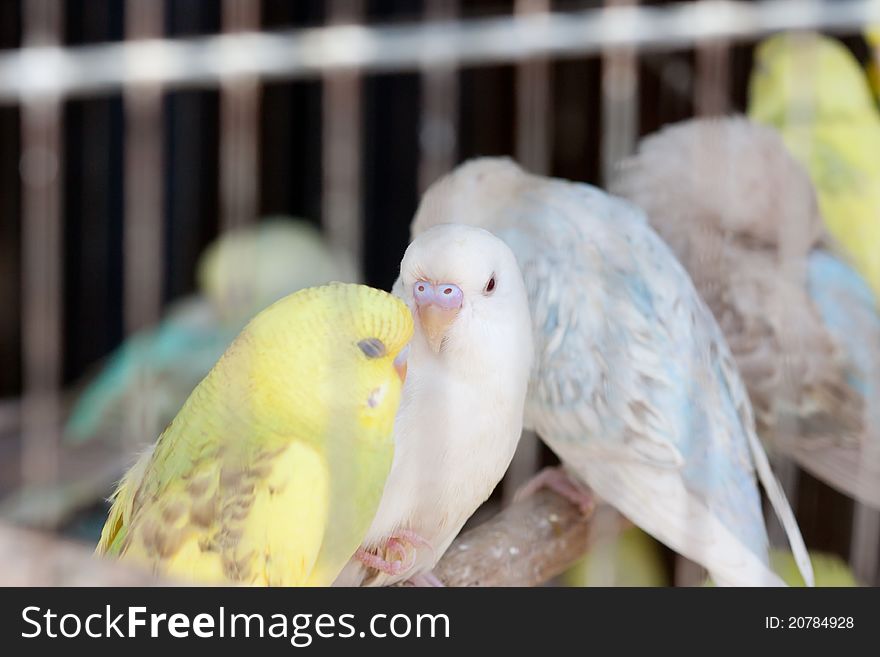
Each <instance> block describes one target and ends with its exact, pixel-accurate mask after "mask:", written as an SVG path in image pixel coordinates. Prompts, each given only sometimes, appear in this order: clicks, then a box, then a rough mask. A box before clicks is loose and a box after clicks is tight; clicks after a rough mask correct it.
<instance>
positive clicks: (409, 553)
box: [355, 529, 439, 581]
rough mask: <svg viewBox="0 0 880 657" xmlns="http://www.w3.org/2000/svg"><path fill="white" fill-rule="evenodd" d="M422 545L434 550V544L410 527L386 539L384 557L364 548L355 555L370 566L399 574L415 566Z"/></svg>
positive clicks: (395, 574)
mask: <svg viewBox="0 0 880 657" xmlns="http://www.w3.org/2000/svg"><path fill="white" fill-rule="evenodd" d="M420 547H426V548H428V549H429V550H431V552H433V551H434V546H433V545H431V543H430V542H429V541H428V540H427V539H425V538H422V537H421V536H420V535H419V534H417V533H415V532H414V531H411V530H409V529H400V530H397V531H396V532H394V533H393V534H392V535H391V536H389V537H388V540H386V541H385V549H384V553H385V554H384V557H382V556H379V555H378V554H373V553H372V552H369V551H367V550H365V549H364V548H359V549H358V551H357V552H355V557H356V558H357V559H358V560H359V561H360V562H361V563H363V564H364V565H365V566H367V567H368V568H373V569H374V570H378V571H380V572H383V573H387V574H388V575H394V576H398V575H402V574H403V573H405V572H407V571H408V570H410V569H411V568H412V567H413V566H415V563H416V553H417V552H418V548H420ZM438 581H439V580H438Z"/></svg>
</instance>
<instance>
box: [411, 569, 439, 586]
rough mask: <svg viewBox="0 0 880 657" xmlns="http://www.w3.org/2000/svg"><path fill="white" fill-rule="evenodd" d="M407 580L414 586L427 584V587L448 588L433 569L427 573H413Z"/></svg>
mask: <svg viewBox="0 0 880 657" xmlns="http://www.w3.org/2000/svg"><path fill="white" fill-rule="evenodd" d="M406 581H407V584H410V585H412V586H425V587H442V588H446V584H444V583H443V580H441V579H440V578H439V577H437V576H436V575H435V574H434V573H433V572H432V571H430V570H429V571H428V572H425V573H419V574H418V575H413V576H412V577H410V578H409V579H408V580H406Z"/></svg>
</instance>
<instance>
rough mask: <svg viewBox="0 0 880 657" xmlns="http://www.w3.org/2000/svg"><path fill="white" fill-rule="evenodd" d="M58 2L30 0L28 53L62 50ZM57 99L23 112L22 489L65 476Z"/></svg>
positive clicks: (29, 103) (35, 102)
mask: <svg viewBox="0 0 880 657" xmlns="http://www.w3.org/2000/svg"><path fill="white" fill-rule="evenodd" d="M62 11H63V8H62V6H61V3H60V2H59V0H26V2H25V4H24V15H23V33H24V43H25V45H26V46H52V45H59V44H60V43H61V38H62V29H63V28H62ZM61 118H62V117H61V102H60V99H59V98H57V97H51V96H43V97H41V98H39V99H36V98H35V99H26V100H25V102H24V103H23V105H22V108H21V161H20V165H19V169H20V175H21V182H22V231H21V237H22V331H21V335H22V366H23V387H24V390H23V395H22V396H23V408H22V453H21V471H22V472H21V474H22V485H23V487H25V488H28V487H30V486H33V485H46V484H50V483H51V482H52V481H53V480H54V479H55V478H56V477H57V475H58V466H59V463H58V442H59V438H60V422H61V404H60V393H59V389H60V385H61V358H62V342H61V335H62V333H61V331H62V327H61V324H62V321H63V317H62V282H61V272H62V263H61V261H62V257H63V252H62V248H61V245H62V225H61V221H62V218H61V194H62V177H61V168H62V157H63V153H62V142H61Z"/></svg>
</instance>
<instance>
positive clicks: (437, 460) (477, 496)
mask: <svg viewBox="0 0 880 657" xmlns="http://www.w3.org/2000/svg"><path fill="white" fill-rule="evenodd" d="M427 369H428V370H429V371H425V370H424V369H422V373H423V375H422V376H420V377H419V379H417V380H413V381H410V380H408V381H407V386H410V385H413V386H419V390H418V394H413V395H405V399H404V402H403V404H402V406H401V409H400V411H399V412H398V416H397V421H396V423H395V456H394V461H395V466H397V464H398V463H400V464H405V467H392V469H391V474H390V476H389V478H388V481H387V482H386V485H385V495H384V497H383V499H382V503H381V504H380V507H379V512H378V514H377V515H376V518H375V519H374V521H373V524H372V526H371V527H370V531H369V533H368V534H367V537H366V540H365V543H366V544H367V545H381V544H382V543H383V541H384V540H385V539H386V538H387V537H388V536H389V535H390V534H392V533H393V532H394V531H395V530H397V529H399V528H405V529H409V530H411V531H414V532H415V533H417V534H418V535H419V536H421V537H422V538H424V539H426V540H428V541H430V542H431V544H432V545H433V547H434V550H435V552H436V557H439V556H440V555H441V554H442V552H443V551H444V550H445V549H446V547H448V545H449V543H450V542H451V541H452V539H453V538H454V537H455V535H456V534H457V533H458V531H459V530H460V528H461V527H462V525H464V523H465V521H466V520H467V519H468V517H470V515H471V514H472V513H473V512H474V511H475V510H476V508H477V507H478V506H479V505H480V504H481V503H482V502H483V501H485V500H486V498H488V497H489V495H490V494H491V493H492V490H493V489H494V487H495V485H496V484H497V482H498V481H499V480H500V479H501V477H502V476H503V475H504V471H505V470H506V469H507V466H508V465H509V464H510V460H511V459H512V458H513V453H514V450H515V449H516V444H517V441H518V439H519V435H520V432H521V429H522V425H521V419H522V405H523V402H524V397H525V386H524V385H523V386H519V387H518V388H517V387H516V386H511V385H510V381H506V382H505V385H503V386H499V385H496V382H494V381H491V380H487V379H486V378H485V377H484V378H482V379H476V380H474V379H471V380H469V381H465V380H462V379H460V378H454V377H453V376H451V375H449V374H448V373H447V372H445V371H443V370H442V369H440V368H430V367H429V368H427ZM496 376H500V373H499V374H498V375H496ZM493 378H495V377H493ZM498 389H506V390H507V391H509V394H507V395H503V396H502V395H498V394H495V395H493V394H492V392H493V391H497V390H498ZM420 552H421V551H420ZM419 556H420V563H421V562H422V559H423V558H424V557H423V555H422V554H421V553H420V555H419ZM424 565H425V567H426V568H430V567H432V566H433V563H425V564H424Z"/></svg>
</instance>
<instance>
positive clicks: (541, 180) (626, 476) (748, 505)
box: [412, 158, 812, 585]
mask: <svg viewBox="0 0 880 657" xmlns="http://www.w3.org/2000/svg"><path fill="white" fill-rule="evenodd" d="M448 222H455V223H467V224H473V225H478V226H481V227H483V228H487V229H489V230H491V231H492V232H494V233H495V234H496V235H498V236H499V237H501V238H502V239H503V240H504V241H505V242H506V243H507V244H508V245H509V246H510V247H511V249H512V250H513V252H514V253H515V254H516V257H517V261H518V262H519V265H520V268H521V269H522V273H523V277H524V279H525V282H526V288H527V290H528V295H529V302H530V306H531V313H532V329H533V332H534V336H535V363H534V367H533V369H532V374H531V381H530V387H529V394H528V398H527V401H526V410H525V425H526V426H527V427H529V428H532V429H534V430H535V431H536V432H537V433H538V434H539V435H540V436H541V438H542V439H543V440H544V441H545V442H546V443H547V444H548V445H549V446H550V447H551V448H552V449H553V451H554V452H556V454H557V455H558V456H559V457H560V459H561V460H562V462H563V464H564V466H565V469H566V472H567V475H568V476H569V477H572V476H573V477H574V478H575V480H576V481H577V483H578V485H582V484H586V485H587V486H589V488H590V489H592V492H593V493H595V495H597V496H598V497H600V498H601V499H603V500H604V501H606V502H607V503H609V504H611V505H612V506H614V507H616V508H617V510H618V511H620V512H621V513H622V514H623V515H624V516H626V517H627V518H629V519H630V520H631V521H632V522H633V523H635V524H636V525H638V526H639V527H641V528H642V529H644V530H645V531H647V532H648V533H650V534H652V535H653V536H654V537H656V538H657V539H658V540H660V541H662V542H663V543H665V544H666V545H668V546H669V547H671V548H673V549H674V550H676V551H677V552H679V553H680V554H683V555H685V556H687V557H688V558H690V559H692V560H693V561H696V562H698V563H700V564H701V565H703V566H704V567H705V568H706V569H707V570H708V571H709V572H710V574H711V575H712V577H713V579H714V580H715V581H716V582H718V583H720V584H725V585H781V584H782V581H781V580H780V579H779V578H778V577H777V576H776V575H775V574H774V573H773V572H772V571H771V570H770V568H769V567H768V555H767V549H768V540H767V533H766V529H765V525H764V518H763V515H762V510H761V497H760V494H759V492H758V485H757V482H758V480H760V482H761V483H762V484H763V486H764V488H765V490H766V491H767V494H768V497H769V499H770V502H771V503H772V506H773V508H774V509H775V511H776V513H777V515H778V516H779V517H780V519H781V521H782V523H783V526H784V527H785V529H786V531H787V533H788V536H789V540H790V543H791V545H792V549H793V550H794V552H795V553H796V554H797V555H798V557H799V559H798V563H799V564H800V566H801V568H802V570H803V572H804V577H805V578H806V579H807V581H812V573H811V570H810V565H809V560H808V558H807V554H806V549H805V547H804V544H803V540H802V538H801V535H800V531H799V529H798V526H797V522H796V520H795V518H794V514H793V513H792V511H791V508H790V507H789V504H788V501H787V500H786V498H785V494H784V492H783V491H782V488H781V487H780V485H779V483H778V481H777V480H776V478H775V477H774V475H773V473H772V471H771V469H770V465H769V463H768V460H767V456H766V454H765V452H764V450H763V448H762V446H761V443H760V442H759V440H758V437H757V435H756V434H755V431H754V420H753V416H752V409H751V406H750V404H749V401H748V398H747V396H746V392H745V388H744V386H743V385H742V382H741V380H740V378H739V374H738V372H737V370H736V366H735V365H734V362H733V358H732V356H731V355H730V351H729V349H728V347H727V345H726V343H725V342H724V338H723V336H722V335H721V332H720V330H719V328H718V325H717V324H716V323H715V321H714V319H713V318H712V315H711V313H710V312H709V310H708V308H706V306H705V305H704V304H703V302H702V301H701V300H700V298H699V296H698V294H697V292H696V290H695V289H694V287H693V285H692V283H691V281H690V279H689V278H688V276H687V274H686V272H685V271H684V269H683V268H682V267H681V265H680V264H679V263H678V262H677V261H676V260H675V258H674V256H673V255H672V253H671V252H670V251H669V249H668V247H667V246H666V245H665V244H664V243H663V242H662V240H661V239H660V238H659V237H658V236H657V234H656V233H654V231H653V230H651V228H650V227H649V226H648V223H647V221H646V220H645V217H644V215H643V214H642V213H641V212H640V211H639V210H638V209H637V208H635V207H634V206H632V205H630V204H629V203H627V202H625V201H623V200H621V199H618V198H615V197H613V196H610V195H608V194H606V193H604V192H602V191H601V190H599V189H596V188H595V187H591V186H589V185H586V184H578V183H572V182H568V181H565V180H559V179H551V178H545V177H540V176H535V175H529V174H527V173H526V172H524V171H523V170H522V169H520V168H519V167H518V166H517V165H516V164H515V163H513V162H512V161H510V160H508V159H496V158H484V159H477V160H473V161H471V162H468V163H465V164H463V165H461V166H460V167H459V168H457V169H456V170H455V171H453V172H452V173H451V174H449V175H448V176H446V177H445V178H443V179H441V180H440V181H438V182H437V183H435V184H434V185H433V186H432V187H431V188H430V189H429V190H428V191H427V192H426V194H425V196H424V198H423V199H422V202H421V205H420V206H419V209H418V211H417V213H416V216H415V219H414V220H413V224H412V234H413V236H418V235H419V234H421V233H422V232H423V231H424V230H426V229H427V228H429V227H430V226H432V225H435V224H441V223H448ZM756 475H757V476H756ZM546 480H547V481H552V479H551V478H549V477H548V478H546ZM556 483H557V486H558V484H559V483H560V482H559V481H557V482H556ZM571 483H572V482H571V481H569V485H571Z"/></svg>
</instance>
